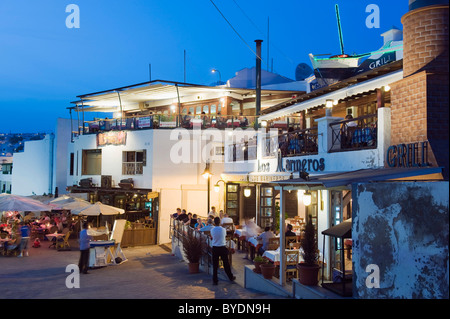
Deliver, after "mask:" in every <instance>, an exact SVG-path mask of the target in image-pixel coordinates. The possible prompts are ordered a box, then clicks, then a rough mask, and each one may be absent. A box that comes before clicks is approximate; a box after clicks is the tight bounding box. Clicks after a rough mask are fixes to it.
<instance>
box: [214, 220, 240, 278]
mask: <svg viewBox="0 0 450 319" xmlns="http://www.w3.org/2000/svg"><path fill="white" fill-rule="evenodd" d="M226 235H227V231H226V230H225V228H223V227H221V226H220V218H219V217H215V218H214V227H213V228H212V229H211V237H212V260H213V285H217V284H218V282H219V279H218V276H217V271H218V268H219V258H220V259H222V263H223V268H224V270H225V273H226V274H227V276H228V278H229V279H230V281H234V280H235V279H236V277H235V276H234V275H233V273H232V272H231V267H230V262H229V260H228V249H227V247H226Z"/></svg>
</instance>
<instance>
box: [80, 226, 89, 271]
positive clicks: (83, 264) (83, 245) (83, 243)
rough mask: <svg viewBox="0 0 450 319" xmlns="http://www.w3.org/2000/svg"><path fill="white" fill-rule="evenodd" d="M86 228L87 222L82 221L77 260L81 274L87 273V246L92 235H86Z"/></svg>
mask: <svg viewBox="0 0 450 319" xmlns="http://www.w3.org/2000/svg"><path fill="white" fill-rule="evenodd" d="M87 228H88V223H87V222H84V223H83V229H82V230H81V231H80V261H79V262H78V268H79V269H80V273H82V274H88V269H89V248H90V246H91V244H90V241H91V240H92V237H91V236H89V235H88V233H87Z"/></svg>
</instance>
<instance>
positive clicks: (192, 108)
mask: <svg viewBox="0 0 450 319" xmlns="http://www.w3.org/2000/svg"><path fill="white" fill-rule="evenodd" d="M189 112H191V114H195V112H194V107H193V106H191V107H190V108H189Z"/></svg>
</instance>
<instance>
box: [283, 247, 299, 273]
mask: <svg viewBox="0 0 450 319" xmlns="http://www.w3.org/2000/svg"><path fill="white" fill-rule="evenodd" d="M299 254H300V251H299V250H286V252H285V260H284V264H285V271H286V279H289V280H290V279H292V278H298V269H297V264H298V260H299Z"/></svg>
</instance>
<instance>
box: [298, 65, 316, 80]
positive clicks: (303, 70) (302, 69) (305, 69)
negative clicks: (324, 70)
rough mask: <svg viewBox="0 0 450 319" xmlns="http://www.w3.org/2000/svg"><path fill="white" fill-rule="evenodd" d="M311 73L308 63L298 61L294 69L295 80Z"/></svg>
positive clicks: (302, 78)
mask: <svg viewBox="0 0 450 319" xmlns="http://www.w3.org/2000/svg"><path fill="white" fill-rule="evenodd" d="M313 73H314V71H313V69H312V68H311V67H310V66H309V65H308V64H306V63H300V64H299V65H297V68H296V69H295V81H303V80H304V79H306V78H307V77H308V76H310V75H311V74H313Z"/></svg>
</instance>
